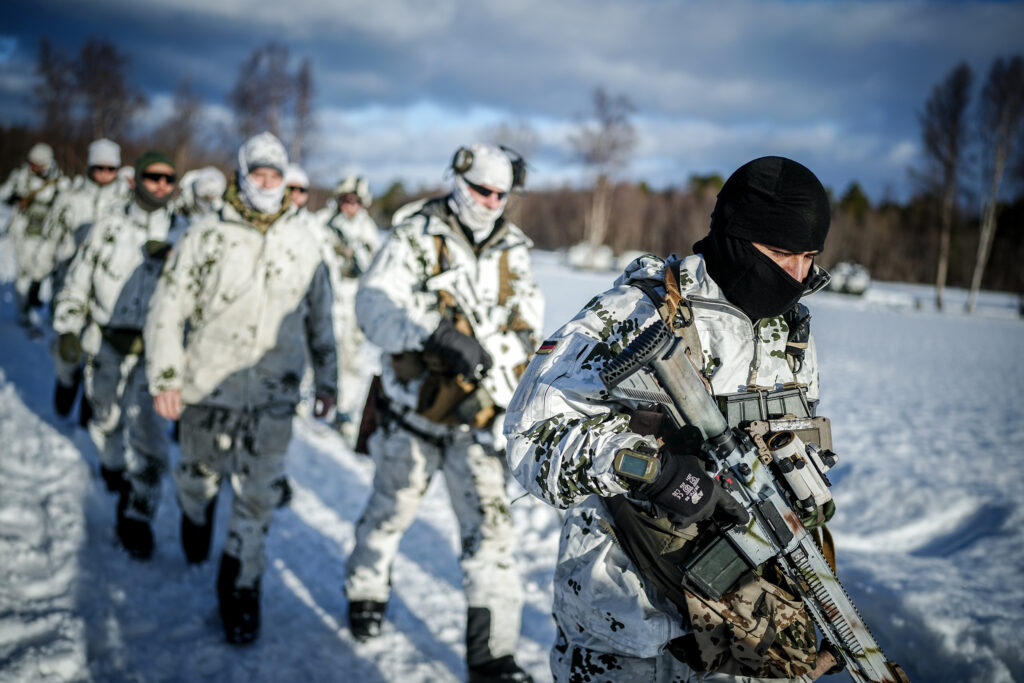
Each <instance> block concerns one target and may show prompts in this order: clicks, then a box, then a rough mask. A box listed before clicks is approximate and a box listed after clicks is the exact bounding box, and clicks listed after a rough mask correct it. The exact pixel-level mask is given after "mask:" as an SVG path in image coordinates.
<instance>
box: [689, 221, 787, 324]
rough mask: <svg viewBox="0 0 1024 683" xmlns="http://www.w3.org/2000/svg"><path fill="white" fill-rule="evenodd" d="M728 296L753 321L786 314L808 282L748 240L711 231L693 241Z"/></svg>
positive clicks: (695, 248)
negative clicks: (799, 279) (792, 273)
mask: <svg viewBox="0 0 1024 683" xmlns="http://www.w3.org/2000/svg"><path fill="white" fill-rule="evenodd" d="M693 248H694V251H696V252H698V253H700V254H702V255H703V256H704V261H705V263H706V265H707V269H708V274H709V275H711V278H712V279H713V280H714V281H715V282H716V283H717V284H718V286H719V287H721V288H722V292H723V293H724V294H725V298H726V299H728V300H729V301H730V302H732V303H733V304H735V305H736V306H737V307H739V308H740V309H741V310H742V311H743V312H744V313H746V314H747V317H749V318H750V319H751V320H753V321H757V320H760V319H762V318H771V317H774V316H777V315H782V314H783V313H785V312H786V311H788V310H789V309H790V308H792V307H793V306H794V305H795V304H796V303H797V302H798V301H799V300H800V297H801V296H803V294H804V291H805V285H804V283H802V282H797V281H796V280H794V279H793V278H792V277H791V276H790V274H789V273H787V272H786V271H784V270H783V269H782V268H780V267H779V266H778V264H777V263H775V262H774V261H772V259H771V257H769V256H768V255H767V254H763V253H761V252H760V251H758V249H757V247H755V246H754V245H753V244H751V243H750V242H749V241H748V240H744V239H740V238H738V237H732V236H730V235H722V234H721V233H716V232H715V231H713V230H712V231H711V233H710V234H709V235H708V236H707V237H705V238H704V239H703V240H701V241H700V242H698V243H697V244H695V245H693Z"/></svg>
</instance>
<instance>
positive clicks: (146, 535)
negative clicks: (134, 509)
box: [117, 491, 153, 560]
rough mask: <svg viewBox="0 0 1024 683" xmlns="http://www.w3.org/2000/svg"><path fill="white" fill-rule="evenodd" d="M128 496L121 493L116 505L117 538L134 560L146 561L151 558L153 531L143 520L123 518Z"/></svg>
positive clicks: (125, 493) (125, 492)
mask: <svg viewBox="0 0 1024 683" xmlns="http://www.w3.org/2000/svg"><path fill="white" fill-rule="evenodd" d="M128 496H129V493H128V492H127V491H123V492H122V493H121V499H120V501H118V503H117V538H118V539H119V540H120V541H121V545H122V546H123V547H124V549H125V551H127V552H128V554H129V555H131V556H132V557H134V558H135V559H136V560H148V559H149V558H151V557H152V556H153V529H151V528H150V526H149V522H147V521H145V520H142V519H136V518H134V517H126V516H125V514H124V513H125V510H126V509H127V507H128Z"/></svg>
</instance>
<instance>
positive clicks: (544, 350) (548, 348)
mask: <svg viewBox="0 0 1024 683" xmlns="http://www.w3.org/2000/svg"><path fill="white" fill-rule="evenodd" d="M556 346H558V341H557V340H555V339H548V340H547V341H546V342H544V343H543V344H541V345H540V348H539V349H537V355H538V356H545V355H547V354H549V353H551V352H552V351H554V350H555V347H556Z"/></svg>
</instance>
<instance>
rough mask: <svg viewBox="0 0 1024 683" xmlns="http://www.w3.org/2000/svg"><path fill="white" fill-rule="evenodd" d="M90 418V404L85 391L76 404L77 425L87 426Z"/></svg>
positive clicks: (83, 427) (86, 427) (85, 427)
mask: <svg viewBox="0 0 1024 683" xmlns="http://www.w3.org/2000/svg"><path fill="white" fill-rule="evenodd" d="M91 419H92V404H91V403H89V399H88V398H86V396H85V393H84V392H83V393H82V400H81V401H80V402H79V404H78V426H79V427H81V428H82V429H88V428H89V420H91Z"/></svg>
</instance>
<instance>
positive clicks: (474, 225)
mask: <svg viewBox="0 0 1024 683" xmlns="http://www.w3.org/2000/svg"><path fill="white" fill-rule="evenodd" d="M507 201H508V197H506V198H505V199H504V200H502V202H501V206H499V207H498V208H497V209H488V208H487V207H486V206H484V205H483V204H481V203H480V202H478V201H477V200H476V199H474V198H473V195H471V194H470V193H469V187H468V186H467V185H466V181H465V180H463V178H462V176H461V175H456V176H455V189H454V190H452V194H451V197H450V198H449V199H448V205H449V206H450V207H451V208H452V211H454V212H455V215H457V216H458V217H459V222H461V223H462V224H463V225H464V226H466V227H467V228H469V231H470V232H472V233H473V241H474V242H475V243H476V244H480V243H481V242H483V241H484V240H485V239H487V237H488V236H489V235H490V234H491V232H492V231H493V230H494V223H495V221H497V220H498V219H499V218H501V214H502V212H503V211H504V210H505V203H506V202H507Z"/></svg>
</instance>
